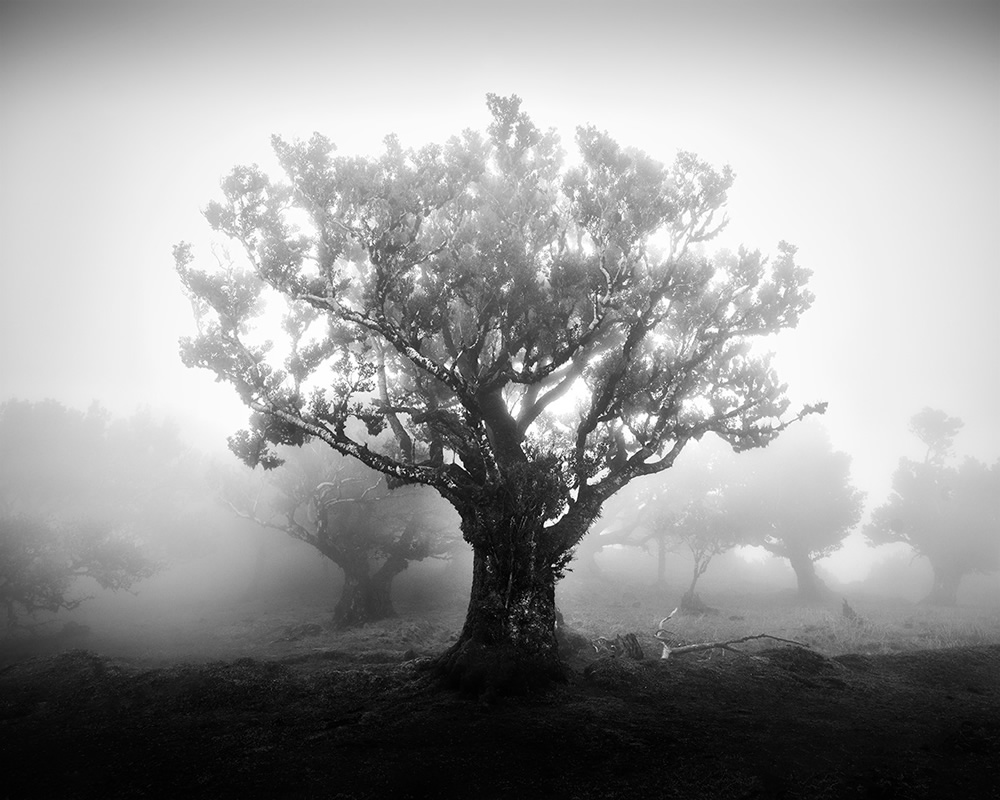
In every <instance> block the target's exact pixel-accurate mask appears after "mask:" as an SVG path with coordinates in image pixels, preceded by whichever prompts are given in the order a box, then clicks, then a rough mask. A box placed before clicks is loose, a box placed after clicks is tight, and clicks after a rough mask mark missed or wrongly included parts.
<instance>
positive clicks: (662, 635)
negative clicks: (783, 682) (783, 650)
mask: <svg viewBox="0 0 1000 800" xmlns="http://www.w3.org/2000/svg"><path fill="white" fill-rule="evenodd" d="M676 613H677V609H676V608H675V609H674V610H673V611H671V612H670V614H668V615H667V616H665V617H664V618H663V619H661V620H660V624H659V626H658V627H657V629H656V631H655V633H653V637H654V638H655V639H656V640H657V641H658V642H659V643H660V646H661V647H663V652H662V653H661V654H660V660H661V661H662V660H665V659H668V658H670V656H671V655H683V654H685V653H698V652H701V651H702V650H728V651H729V652H730V653H737V654H739V655H741V656H747V657H748V658H753V656H750V655H749V654H748V653H744V652H743V651H742V650H735V649H733V647H732V645H734V644H742V643H743V642H751V641H753V640H755V639H771V640H773V641H775V642H784V643H785V644H794V645H795V646H796V647H804V648H805V649H807V650H808V649H809V645H807V644H804V643H802V642H796V641H795V640H794V639H783V638H781V637H780V636H771V635H770V634H768V633H757V634H754V635H752V636H741V637H740V638H739V639H727V640H726V641H724V642H698V643H697V644H683V645H678V646H677V647H671V646H670V644H669V643H668V642H667V641H666V639H667V637H668V636H670V635H671V634H670V632H669V631H667V630H665V629H664V628H663V623H664V622H666V621H667V620H668V619H670V618H671V617H672V616H673V615H674V614H676Z"/></svg>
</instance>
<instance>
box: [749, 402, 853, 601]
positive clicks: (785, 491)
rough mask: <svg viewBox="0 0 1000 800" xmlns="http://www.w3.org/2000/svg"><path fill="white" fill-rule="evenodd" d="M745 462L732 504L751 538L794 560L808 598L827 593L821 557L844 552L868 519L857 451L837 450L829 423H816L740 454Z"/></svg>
mask: <svg viewBox="0 0 1000 800" xmlns="http://www.w3.org/2000/svg"><path fill="white" fill-rule="evenodd" d="M739 468H740V470H741V472H743V479H742V480H741V481H740V482H739V483H737V484H736V485H734V486H733V488H732V489H731V491H730V492H729V495H730V497H729V509H730V513H731V514H734V515H735V516H736V518H737V519H739V521H740V524H741V525H742V526H744V536H743V541H744V543H747V544H759V545H761V546H763V547H764V548H765V549H766V550H768V551H769V552H770V553H772V554H774V555H776V556H778V557H780V558H787V559H788V561H789V563H790V564H791V566H792V569H793V570H795V577H796V579H797V581H798V595H799V598H800V599H801V600H803V601H805V602H813V601H816V600H821V599H823V598H824V597H825V596H827V595H828V594H829V593H830V590H829V588H828V587H827V586H826V585H825V584H824V583H823V581H822V579H821V578H820V577H819V576H818V575H817V574H816V567H815V562H816V561H818V560H819V559H821V558H825V557H826V556H828V555H830V554H831V553H833V552H835V551H836V550H838V549H839V548H840V547H841V543H842V542H843V540H844V537H846V536H847V534H848V533H850V531H851V529H852V528H853V527H854V526H855V525H857V524H858V522H859V521H860V519H861V512H862V504H863V501H864V493H863V492H861V491H859V490H857V489H856V488H854V486H852V485H851V458H850V456H849V455H847V454H846V453H841V452H835V451H834V450H833V448H832V446H831V444H830V439H829V436H828V435H827V432H826V429H825V428H824V427H823V425H822V424H820V423H819V422H812V421H810V422H807V423H803V424H802V425H797V426H796V427H795V429H793V430H791V431H789V432H788V433H787V434H785V435H783V436H782V437H781V438H780V439H778V440H777V441H776V442H774V443H773V444H771V445H769V446H768V447H767V448H766V449H765V450H759V451H757V452H754V453H747V454H746V455H742V456H740V457H739Z"/></svg>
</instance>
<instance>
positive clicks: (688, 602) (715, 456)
mask: <svg viewBox="0 0 1000 800" xmlns="http://www.w3.org/2000/svg"><path fill="white" fill-rule="evenodd" d="M697 452H698V457H696V458H694V459H688V460H686V461H685V462H684V463H683V464H682V465H681V466H680V468H678V469H677V474H676V475H674V474H671V475H668V476H667V478H668V482H669V484H670V485H669V486H668V492H669V493H671V494H673V492H671V491H670V490H671V489H672V488H673V483H674V481H673V480H672V479H674V478H681V479H682V480H681V481H679V482H678V483H679V484H680V485H679V486H678V487H677V489H678V490H679V491H677V492H676V494H677V495H678V496H679V497H680V498H683V505H682V506H681V510H680V512H679V513H677V514H675V515H674V518H673V520H672V525H671V530H672V534H673V536H674V538H675V539H676V541H677V542H679V543H680V544H681V545H682V546H684V547H685V548H686V549H687V550H688V551H689V552H690V553H691V557H692V559H693V565H692V572H691V583H690V584H689V586H688V588H687V591H685V592H684V594H683V595H682V596H681V602H680V606H679V608H680V610H681V611H682V612H684V613H687V614H701V613H705V612H706V611H709V610H710V609H709V607H708V606H707V605H706V604H705V603H704V602H703V601H702V599H701V598H700V597H699V596H698V593H697V591H696V587H697V585H698V580H699V579H700V578H701V576H702V575H704V574H705V572H707V571H708V566H709V564H711V563H712V559H713V558H715V556H719V555H722V554H723V553H727V552H729V551H730V550H732V549H733V548H734V547H736V546H737V545H739V544H753V543H755V542H754V541H753V540H752V538H748V537H749V536H750V535H751V531H750V530H749V529H748V528H747V527H746V525H745V521H744V520H743V519H742V517H741V516H740V509H739V508H738V507H737V508H733V507H732V503H733V498H734V496H735V497H737V498H738V497H740V496H741V493H740V491H739V490H738V489H737V488H736V487H738V486H739V485H740V480H741V476H740V474H739V467H740V464H739V459H738V458H736V457H735V456H734V454H733V453H732V452H726V451H724V450H721V449H720V448H718V447H711V446H708V447H706V446H704V445H702V446H700V447H699V448H698V451H697ZM737 502H739V501H738V500H737Z"/></svg>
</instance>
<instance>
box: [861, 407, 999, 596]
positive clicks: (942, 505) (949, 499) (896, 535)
mask: <svg viewBox="0 0 1000 800" xmlns="http://www.w3.org/2000/svg"><path fill="white" fill-rule="evenodd" d="M961 427H962V422H961V420H959V419H957V418H954V417H947V416H946V415H945V414H944V412H942V411H939V410H935V409H929V408H925V409H924V410H923V411H921V412H920V413H918V414H916V415H915V416H914V417H913V420H912V423H911V430H912V431H913V433H914V435H916V436H917V437H918V438H919V439H920V440H921V442H923V444H924V445H925V446H926V447H927V451H926V454H925V457H924V460H923V461H922V462H918V461H912V460H910V459H908V458H902V459H900V462H899V466H898V467H897V469H896V472H895V474H894V475H893V478H892V492H891V494H890V495H889V498H888V500H887V501H886V502H885V503H883V504H882V505H881V506H879V507H878V508H877V509H875V511H874V512H873V513H872V518H871V523H870V524H869V525H868V526H866V528H865V535H866V536H867V537H868V539H869V541H871V542H872V543H873V544H888V543H891V542H903V543H905V544H908V545H909V546H910V547H912V548H913V550H914V552H916V553H917V554H918V555H921V556H924V557H926V558H927V559H928V560H929V561H930V563H931V566H932V568H933V570H934V586H933V588H932V590H931V592H930V594H929V595H928V597H927V598H926V600H927V601H928V602H932V603H940V604H945V605H954V604H955V603H956V602H957V599H958V588H959V584H960V583H961V580H962V578H963V577H964V576H965V575H968V574H970V573H974V572H982V573H988V572H993V571H995V570H997V569H1000V461H997V462H996V463H994V464H993V466H992V467H991V466H988V465H986V464H984V463H982V462H980V461H977V460H976V459H972V458H966V459H964V460H963V461H962V462H961V463H959V464H957V465H955V464H949V463H948V458H947V457H948V455H949V454H950V453H951V451H952V445H953V442H954V438H955V435H956V434H957V433H958V431H959V430H960V429H961Z"/></svg>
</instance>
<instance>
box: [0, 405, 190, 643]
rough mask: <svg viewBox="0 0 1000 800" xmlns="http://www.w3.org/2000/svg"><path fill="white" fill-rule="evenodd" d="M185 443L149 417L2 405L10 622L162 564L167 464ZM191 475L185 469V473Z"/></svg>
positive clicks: (170, 492) (3, 534)
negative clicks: (85, 584)
mask: <svg viewBox="0 0 1000 800" xmlns="http://www.w3.org/2000/svg"><path fill="white" fill-rule="evenodd" d="M183 454H184V448H183V446H182V445H181V443H180V441H179V439H178V438H177V432H176V430H175V429H174V428H172V427H171V426H170V425H169V424H166V423H164V424H157V423H155V422H154V421H153V420H152V419H151V418H150V417H149V416H148V415H145V414H138V415H136V416H135V417H133V418H131V419H129V420H117V421H113V420H112V419H111V416H110V415H109V414H108V413H107V412H106V411H104V410H103V409H102V408H101V407H100V406H98V405H96V404H94V405H92V406H91V408H90V409H89V410H88V411H87V412H86V413H81V412H79V411H74V410H71V409H67V408H65V407H64V406H62V405H60V404H59V403H56V402H54V401H44V402H40V403H28V402H24V401H18V400H9V401H7V402H5V403H3V404H2V405H0V597H2V600H3V602H4V605H5V607H6V610H7V620H8V623H9V624H13V623H14V622H15V621H17V620H18V619H19V618H21V617H23V616H24V615H25V614H28V615H31V614H33V613H35V612H37V611H41V610H46V611H58V610H59V609H72V608H75V607H76V606H78V605H79V604H80V602H81V601H82V600H83V599H86V595H85V594H82V593H81V592H82V591H85V590H81V589H80V579H85V578H89V579H91V580H92V581H93V582H95V583H96V584H97V585H98V586H100V587H101V588H104V589H113V590H116V589H124V588H128V587H130V586H131V585H132V584H133V583H135V582H136V581H138V580H140V579H142V578H145V577H148V576H149V575H151V574H152V573H153V572H154V571H155V569H156V567H157V564H158V558H157V556H156V554H154V553H153V552H152V551H151V547H150V545H151V544H152V542H154V541H157V542H162V541H164V540H165V539H166V538H167V536H168V535H169V534H171V533H172V528H173V526H172V523H171V521H173V522H176V521H177V516H176V515H175V514H172V512H170V511H169V508H170V506H171V501H176V500H177V497H178V495H177V493H176V491H175V490H176V489H177V486H178V485H177V484H173V483H170V481H169V480H168V478H167V476H168V475H169V474H170V470H169V468H170V465H172V464H173V465H177V466H179V465H180V463H181V461H180V460H181V459H182V457H183ZM179 471H180V472H185V470H179Z"/></svg>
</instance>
